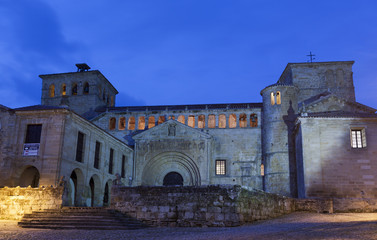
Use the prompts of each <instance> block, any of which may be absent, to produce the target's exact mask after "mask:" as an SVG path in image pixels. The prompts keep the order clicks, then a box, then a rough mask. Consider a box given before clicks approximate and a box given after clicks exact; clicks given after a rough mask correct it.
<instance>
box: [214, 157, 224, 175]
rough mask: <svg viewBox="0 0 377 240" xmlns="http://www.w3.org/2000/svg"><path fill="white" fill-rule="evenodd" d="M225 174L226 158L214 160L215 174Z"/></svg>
mask: <svg viewBox="0 0 377 240" xmlns="http://www.w3.org/2000/svg"><path fill="white" fill-rule="evenodd" d="M225 174H226V160H216V175H225Z"/></svg>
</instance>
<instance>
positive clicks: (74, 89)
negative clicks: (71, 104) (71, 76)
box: [72, 83, 77, 95]
mask: <svg viewBox="0 0 377 240" xmlns="http://www.w3.org/2000/svg"><path fill="white" fill-rule="evenodd" d="M72 95H77V83H74V84H73V85H72Z"/></svg>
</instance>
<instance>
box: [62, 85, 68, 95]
mask: <svg viewBox="0 0 377 240" xmlns="http://www.w3.org/2000/svg"><path fill="white" fill-rule="evenodd" d="M65 95H67V85H65V83H63V84H62V96H65Z"/></svg>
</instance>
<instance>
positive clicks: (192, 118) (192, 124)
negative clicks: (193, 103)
mask: <svg viewBox="0 0 377 240" xmlns="http://www.w3.org/2000/svg"><path fill="white" fill-rule="evenodd" d="M187 125H188V126H189V127H192V128H194V127H195V116H193V115H190V116H189V117H188V123H187Z"/></svg>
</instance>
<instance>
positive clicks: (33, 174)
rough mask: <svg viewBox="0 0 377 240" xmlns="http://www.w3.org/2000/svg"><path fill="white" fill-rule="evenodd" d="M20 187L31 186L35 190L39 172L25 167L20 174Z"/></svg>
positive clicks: (33, 168)
mask: <svg viewBox="0 0 377 240" xmlns="http://www.w3.org/2000/svg"><path fill="white" fill-rule="evenodd" d="M19 183H20V184H19V186H20V187H28V186H31V187H33V188H36V187H38V186H39V171H38V169H37V168H36V167H33V166H30V167H27V168H26V169H25V170H24V171H23V172H22V174H21V177H20V181H19Z"/></svg>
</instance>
